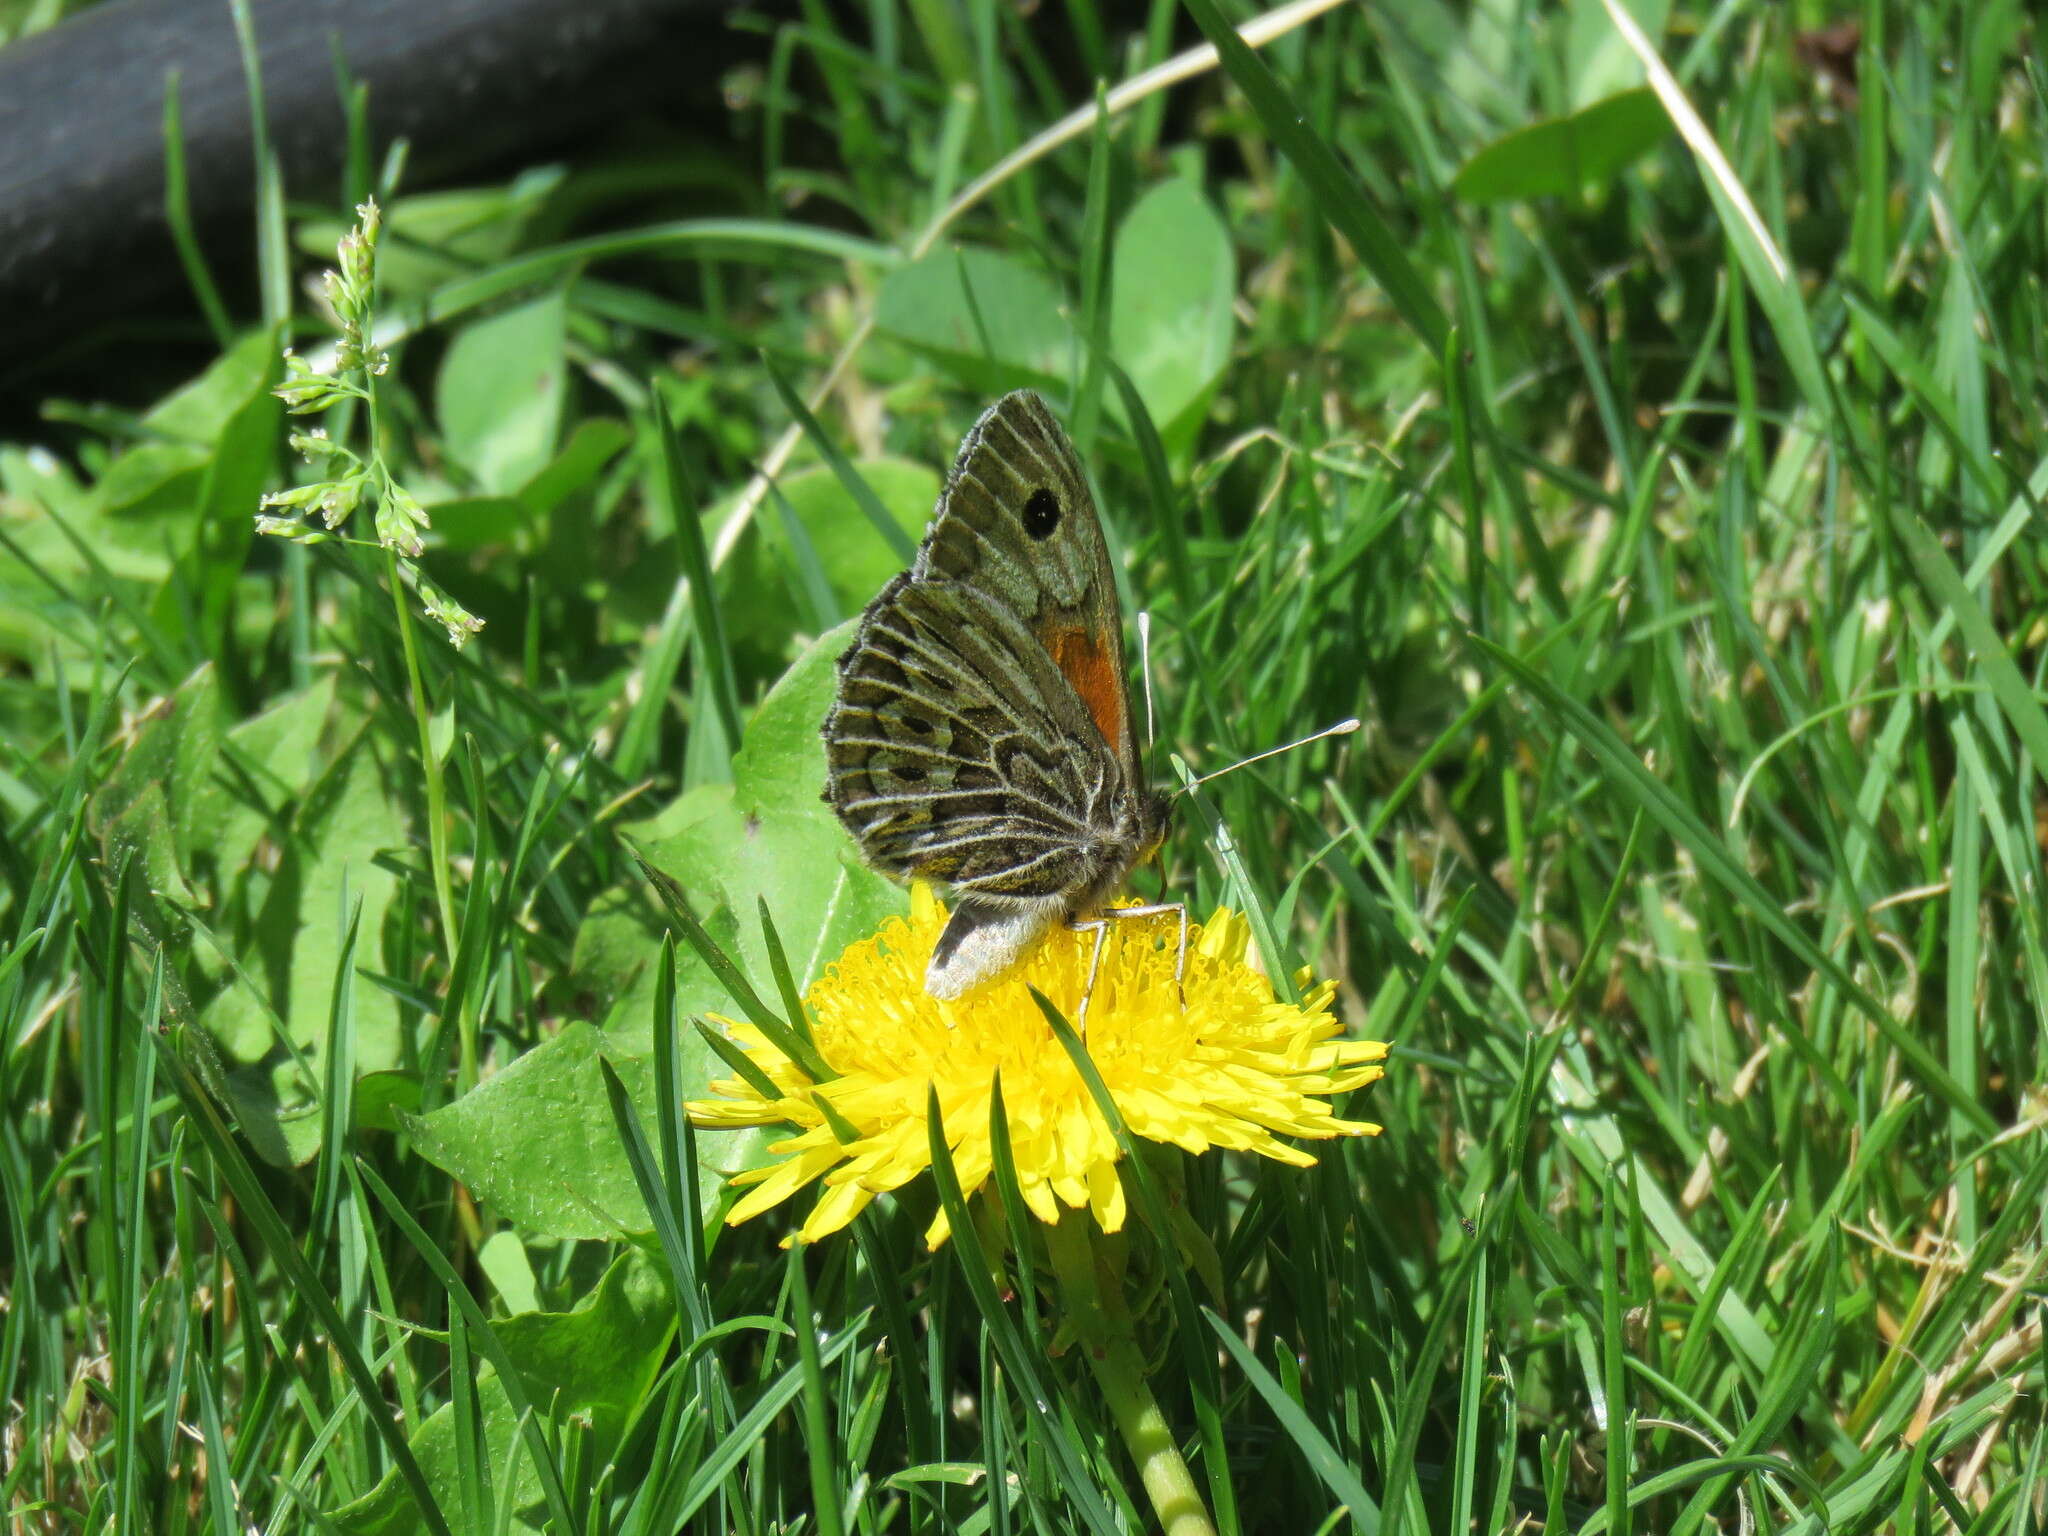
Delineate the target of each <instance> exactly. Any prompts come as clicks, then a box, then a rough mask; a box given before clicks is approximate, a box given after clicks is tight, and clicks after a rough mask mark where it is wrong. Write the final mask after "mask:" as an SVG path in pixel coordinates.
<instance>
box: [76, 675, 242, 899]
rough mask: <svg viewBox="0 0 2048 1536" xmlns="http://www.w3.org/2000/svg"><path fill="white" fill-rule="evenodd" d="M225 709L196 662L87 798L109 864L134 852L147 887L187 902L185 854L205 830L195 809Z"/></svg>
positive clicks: (207, 793)
mask: <svg viewBox="0 0 2048 1536" xmlns="http://www.w3.org/2000/svg"><path fill="white" fill-rule="evenodd" d="M224 710H225V705H224V704H223V701H222V699H221V694H220V688H219V685H218V682H217V680H216V678H215V676H214V670H213V668H212V666H210V665H209V666H204V667H201V668H200V669H199V670H198V671H197V672H194V673H193V674H192V676H191V677H189V678H187V679H186V680H185V682H184V684H183V686H181V687H180V688H179V689H178V691H177V692H176V693H175V694H173V695H172V696H171V697H170V698H169V699H167V700H165V701H163V703H161V704H160V705H158V706H157V708H156V710H155V711H154V712H153V713H152V715H151V718H150V719H149V720H148V721H147V722H146V723H145V724H144V725H143V727H142V729H141V730H140V731H138V732H137V733H136V737H135V742H134V745H132V746H131V747H129V749H128V751H127V753H126V755H124V756H123V757H122V759H121V762H120V764H119V766H118V767H116V768H115V769H114V771H113V772H112V773H111V774H109V775H108V776H107V779H106V781H105V782H104V783H103V784H101V785H100V787H99V789H98V790H97V791H96V792H95V793H94V795H93V797H92V802H91V811H90V824H91V827H92V830H93V832H94V834H95V835H96V836H97V837H98V838H99V839H100V844H101V850H102V856H103V857H104V858H105V859H106V860H107V862H108V864H109V866H110V867H111V866H112V865H113V864H115V863H118V862H119V860H120V858H121V856H122V853H123V851H124V850H126V851H131V852H133V853H135V854H137V855H140V856H141V858H142V860H143V866H142V867H143V871H144V875H145V878H146V879H147V880H148V882H149V885H150V887H151V889H153V890H156V891H159V892H161V893H163V894H167V895H170V896H173V897H174V898H176V899H177V900H178V901H180V902H183V903H187V904H191V903H194V902H195V901H196V900H197V898H195V897H194V895H193V893H192V892H191V891H190V890H189V889H187V887H186V884H185V875H186V873H187V872H188V871H189V868H190V863H189V861H190V859H191V856H192V853H193V851H194V849H195V847H198V846H200V845H202V843H203V841H205V840H208V839H210V837H211V828H210V827H209V826H207V825H206V821H205V818H203V817H202V816H201V815H200V814H199V813H200V810H201V808H202V807H205V806H206V805H208V804H210V803H211V797H212V780H213V772H214V760H215V758H216V756H217V755H218V754H219V752H220V746H221V741H222V737H223V734H224V727H225V725H226V718H225V714H224ZM201 904H203V903H201Z"/></svg>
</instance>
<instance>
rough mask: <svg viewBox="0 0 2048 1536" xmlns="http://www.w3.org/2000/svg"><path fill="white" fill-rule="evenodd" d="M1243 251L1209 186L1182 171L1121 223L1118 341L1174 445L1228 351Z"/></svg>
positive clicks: (1114, 307) (1114, 321) (1114, 291)
mask: <svg viewBox="0 0 2048 1536" xmlns="http://www.w3.org/2000/svg"><path fill="white" fill-rule="evenodd" d="M1236 292H1237V261H1236V258H1235V256H1234V255H1233V254H1232V252H1231V248H1230V234H1229V231H1228V230H1226V229H1225V228H1224V226H1223V221H1222V219H1220V218H1219V217H1217V214H1216V210H1215V209H1213V208H1212V207H1210V206H1209V200H1208V199H1207V198H1206V197H1204V196H1203V195H1202V192H1201V189H1200V188H1199V187H1197V186H1196V185H1195V184H1194V183H1193V182H1191V181H1185V180H1181V179H1179V178H1176V179H1175V180H1172V181H1168V182H1164V183H1162V184H1161V185H1159V186H1157V187H1154V188H1153V189H1152V190H1151V191H1150V192H1148V193H1146V194H1145V196H1144V197H1142V198H1140V199H1139V200H1138V205H1137V206H1136V207H1135V208H1133V209H1132V210H1131V211H1130V213H1129V214H1128V215H1127V216H1126V217H1125V219H1124V222H1123V226H1122V227H1121V228H1120V229H1119V230H1118V231H1117V236H1116V256H1115V267H1114V275H1113V277H1112V280H1111V288H1110V294H1111V299H1110V303H1111V308H1110V324H1109V331H1110V346H1111V350H1112V351H1114V352H1115V354H1116V360H1117V361H1118V362H1119V363H1120V364H1122V365H1123V369H1124V372H1125V373H1127V374H1129V375H1130V379H1131V382H1132V383H1133V384H1135V385H1136V386H1137V388H1138V393H1139V395H1140V396H1142V397H1143V398H1144V401H1145V409H1146V410H1147V411H1148V412H1150V413H1151V416H1152V420H1153V421H1154V422H1155V423H1156V424H1157V425H1158V428H1159V434H1160V436H1161V438H1162V439H1164V440H1166V442H1167V443H1168V444H1169V446H1185V442H1186V440H1189V439H1191V438H1192V436H1193V429H1194V427H1195V426H1196V425H1197V424H1198V422H1199V417H1200V415H1201V413H1202V410H1203V407H1204V406H1205V405H1206V404H1207V402H1208V400H1209V399H1210V397H1211V396H1212V395H1213V394H1214V392H1215V389H1216V384H1217V381H1218V380H1220V379H1221V378H1222V376H1223V369H1224V365H1225V364H1227V363H1228V362H1229V361H1230V341H1231V335H1232V332H1233V328H1234V326H1235V318H1234V316H1233V315H1232V312H1231V303H1232V300H1233V298H1234V297H1235V295H1236Z"/></svg>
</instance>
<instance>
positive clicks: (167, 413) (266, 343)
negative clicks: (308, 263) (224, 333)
mask: <svg viewBox="0 0 2048 1536" xmlns="http://www.w3.org/2000/svg"><path fill="white" fill-rule="evenodd" d="M333 250H334V247H333V246H331V245H330V246H329V247H328V253H329V255H330V256H331V255H332V254H333ZM276 368H277V344H276V342H275V341H273V340H272V338H271V336H270V333H269V332H268V331H252V332H250V333H249V334H248V335H247V336H244V337H243V338H242V339H241V340H240V341H238V342H236V343H235V344H234V346H232V347H231V348H229V349H228V350H227V351H226V352H223V353H222V354H221V355H220V357H219V359H218V360H216V361H215V362H214V363H212V364H211V365H210V366H208V368H207V369H206V371H205V372H204V373H202V374H200V375H199V376H198V377H197V378H195V379H194V380H192V382H191V383H189V384H186V385H182V386H181V387H179V388H178V389H177V390H175V391H174V392H172V393H171V394H169V395H166V396H165V397H164V398H163V399H162V400H161V401H159V402H158V403H157V404H156V405H154V406H153V407H151V408H150V410H149V411H148V412H147V413H146V414H145V415H144V416H143V418H142V419H143V421H144V422H145V423H147V424H148V426H149V427H150V429H151V430H152V431H154V432H158V433H161V434H162V435H163V436H165V437H169V438H176V439H179V440H181V441H183V442H187V443H197V444H199V445H200V446H201V447H209V448H210V447H212V446H213V445H214V444H215V443H217V442H219V441H220V435H221V433H222V432H223V431H224V430H225V429H226V427H227V424H228V420H229V418H231V417H232V416H233V415H234V414H235V413H236V412H237V411H239V410H241V409H242V408H243V407H244V406H245V405H246V404H247V403H248V401H249V398H250V397H251V396H252V395H254V394H255V393H256V392H257V391H259V390H262V389H264V388H266V387H267V386H268V385H269V383H270V381H271V378H272V377H273V375H274V373H275V371H276ZM131 451H133V450H131Z"/></svg>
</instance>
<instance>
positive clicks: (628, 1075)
mask: <svg viewBox="0 0 2048 1536" xmlns="http://www.w3.org/2000/svg"><path fill="white" fill-rule="evenodd" d="M650 958H652V957H650ZM681 1053H682V1056H681V1059H682V1062H683V1067H684V1084H683V1089H684V1092H685V1093H686V1094H691V1095H697V1096H701V1095H702V1094H703V1093H704V1091H705V1084H706V1083H707V1082H708V1081H709V1079H710V1078H711V1077H713V1076H718V1077H724V1076H727V1075H728V1073H727V1072H726V1071H725V1069H724V1067H723V1065H722V1064H721V1063H720V1062H719V1061H718V1060H717V1059H716V1058H715V1057H712V1056H710V1054H709V1053H708V1052H707V1051H705V1050H704V1048H703V1047H702V1046H701V1045H698V1044H696V1042H695V1036H694V1032H692V1033H687V1034H685V1035H684V1037H683V1043H682V1046H681ZM599 1056H603V1057H604V1058H605V1059H606V1060H608V1061H610V1062H611V1064H612V1070H613V1071H615V1072H617V1073H618V1074H619V1078H620V1080H621V1081H622V1082H624V1083H625V1084H626V1086H627V1089H628V1091H629V1092H631V1093H632V1095H633V1101H634V1104H635V1106H636V1107H637V1108H638V1110H639V1112H640V1116H641V1120H642V1122H643V1123H644V1124H646V1125H648V1126H652V1125H653V1124H654V1113H655V1108H654V1102H653V1093H654V1065H653V1058H652V1057H651V1056H650V1055H646V1054H639V1055H629V1054H627V1053H626V1052H624V1051H622V1050H620V1049H619V1047H618V1045H617V1044H616V1043H615V1042H613V1041H610V1040H607V1039H606V1038H605V1036H604V1033H603V1031H601V1030H599V1029H597V1028H596V1027H595V1026H593V1025H590V1024H584V1023H576V1024H571V1025H569V1026H568V1027H567V1028H566V1029H564V1030H563V1031H562V1032H561V1033H560V1034H558V1035H556V1036H555V1037H554V1038H553V1039H551V1040H548V1041H545V1042H543V1043H542V1044H540V1045H537V1046H535V1047H534V1048H533V1049H532V1050H530V1051H528V1052H527V1053H526V1054H525V1055H524V1056H522V1057H520V1058H519V1059H518V1060H517V1061H515V1062H513V1063H512V1064H511V1065H510V1066H509V1067H507V1068H505V1070H504V1071H502V1072H499V1073H497V1074H496V1075H495V1076H492V1077H489V1078H486V1079H485V1080H484V1081H483V1082H482V1083H480V1084H478V1085H477V1086H476V1087H475V1088H472V1089H471V1090H470V1091H469V1092H468V1093H466V1094H464V1095H463V1096H462V1097H461V1098H459V1099H457V1100H456V1101H455V1102H454V1103H453V1104H449V1105H445V1106H444V1107H442V1108H440V1109H437V1110H435V1111H434V1112H433V1113H432V1114H429V1115H425V1116H419V1117H415V1116H404V1117H402V1118H403V1121H404V1123H405V1125H406V1127H407V1129H408V1130H410V1131H411V1132H412V1135H413V1137H414V1141H415V1144H416V1146H417V1147H418V1149H419V1153H420V1155H421V1156H422V1157H424V1158H426V1159H427V1161H429V1162H430V1163H432V1164H434V1166H435V1167H437V1168H442V1169H445V1170H447V1172H448V1173H449V1174H451V1175H452V1176H453V1177H455V1178H457V1179H459V1180H461V1182H462V1183H463V1184H464V1185H466V1186H467V1187H468V1188H470V1189H471V1190H473V1191H474V1192H475V1193H476V1195H477V1197H478V1198H479V1199H480V1200H482V1201H484V1202H485V1203H486V1204H487V1205H489V1206H490V1207H491V1208H492V1209H493V1210H495V1211H496V1212H497V1213H498V1214H499V1215H501V1216H503V1217H505V1218H506V1219H507V1220H509V1221H511V1222H513V1223H514V1224H515V1225H516V1226H518V1228H519V1229H520V1230H521V1231H522V1232H524V1233H526V1234H527V1235H528V1236H531V1237H552V1238H606V1237H615V1236H618V1235H619V1234H620V1233H624V1232H646V1231H649V1230H650V1229H651V1228H652V1225H653V1224H652V1222H650V1221H649V1220H648V1216H647V1208H646V1206H645V1205H644V1204H643V1203H642V1202H641V1199H640V1190H639V1187H638V1186H637V1185H636V1184H635V1183H634V1182H633V1171H632V1168H631V1166H630V1165H629V1164H628V1163H627V1161H626V1158H625V1154H624V1152H623V1151H622V1150H621V1149H620V1146H619V1140H618V1134H617V1132H616V1131H615V1129H614V1128H613V1125H612V1114H611V1106H610V1101H609V1099H608V1098H607V1097H606V1095H605V1091H604V1079H603V1077H602V1076H601V1075H600V1074H599V1072H598V1070H597V1060H598V1057H599ZM726 1145H727V1144H726V1143H725V1142H723V1141H722V1140H721V1141H716V1142H714V1143H713V1144H712V1148H713V1149H714V1150H715V1149H717V1148H720V1147H725V1146H726ZM699 1177H700V1181H701V1185H702V1187H701V1188H700V1190H699V1194H700V1196H701V1197H702V1198H703V1200H704V1202H705V1204H706V1206H707V1208H708V1207H709V1205H710V1204H711V1203H712V1201H713V1200H714V1199H715V1197H716V1195H717V1183H718V1179H719V1177H720V1175H719V1172H718V1170H717V1169H716V1168H713V1167H710V1166H708V1160H707V1166H705V1167H703V1168H701V1169H700V1170H699Z"/></svg>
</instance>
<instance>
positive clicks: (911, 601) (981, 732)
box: [824, 391, 1158, 997]
mask: <svg viewBox="0 0 2048 1536" xmlns="http://www.w3.org/2000/svg"><path fill="white" fill-rule="evenodd" d="M824 735H825V742H826V759H827V767H828V772H827V783H828V786H829V787H828V789H827V791H826V798H827V799H829V800H830V801H831V802H832V805H833V808H834V809H835V810H836V811H838V813H839V817H840V819H841V821H843V822H844V823H845V824H846V826H847V828H848V830H849V831H851V832H852V833H853V835H854V837H855V839H856V840H857V841H858V842H859V844H860V846H861V851H862V853H863V854H864V856H865V857H866V858H867V859H868V861H869V862H870V863H872V864H874V865H875V866H877V867H878V868H880V869H882V870H884V871H885V872H887V873H890V874H894V875H897V876H899V877H903V876H916V877H919V878H923V879H930V880H938V881H943V882H945V883H946V884H948V885H950V886H952V887H953V890H954V893H955V902H954V907H953V913H952V916H951V917H950V918H949V919H948V921H947V924H946V930H945V932H944V934H942V935H941V937H940V939H939V942H938V944H937V946H936V947H935V949H934V951H933V956H932V963H931V968H930V970H929V971H928V972H927V975H926V981H925V985H926V987H927V988H928V989H929V990H930V991H931V992H932V994H933V995H934V996H937V997H954V996H957V995H959V994H960V993H961V992H963V991H965V990H966V989H967V988H969V987H971V986H974V985H976V984H977V983H978V982H980V981H983V980H986V979H988V978H989V977H991V976H994V975H996V974H998V973H999V972H1001V971H1002V970H1004V969H1006V968H1007V967H1008V966H1009V965H1010V964H1012V963H1013V962H1014V961H1015V960H1016V959H1017V958H1019V956H1021V955H1022V954H1023V953H1024V951H1025V950H1027V949H1028V948H1029V947H1030V945H1031V944H1032V943H1034V942H1035V941H1036V940H1037V939H1038V937H1039V935H1040V934H1042V933H1043V932H1044V931H1045V929H1046V928H1047V927H1049V926H1050V925H1051V924H1052V923H1054V922H1056V921H1058V919H1059V918H1060V917H1061V916H1062V915H1064V914H1066V913H1067V912H1070V911H1072V910H1074V909H1076V908H1077V907H1079V906H1085V905H1087V904H1090V903H1093V902H1097V901H1100V900H1102V899H1104V898H1105V896H1106V895H1107V894H1108V893H1109V892H1110V891H1111V890H1113V889H1114V888H1115V887H1117V886H1119V885H1121V884H1122V882H1123V880H1124V878H1125V877H1126V876H1127V875H1128V874H1129V872H1130V869H1131V867H1132V865H1133V864H1134V863H1135V862H1136V860H1137V859H1138V858H1139V857H1140V856H1142V854H1143V853H1144V852H1145V851H1146V850H1147V849H1148V848H1149V847H1150V846H1151V844H1152V843H1154V842H1156V840H1157V825H1158V813H1157V811H1156V808H1154V807H1153V806H1152V805H1151V803H1150V801H1149V799H1148V798H1146V797H1144V796H1142V795H1141V794H1140V793H1139V792H1140V790H1141V788H1142V786H1141V781H1140V778H1139V767H1138V761H1137V743H1136V739H1135V735H1134V732H1133V730H1132V722H1131V709H1130V700H1129V693H1128V689H1127V686H1126V683H1125V679H1124V650H1123V630H1122V620H1121V614H1120V611H1119V607H1118V603H1117V596H1116V584H1115V579H1114V574H1113V571H1112V568H1111V565H1110V559H1109V546H1108V544H1107V543H1106V541H1105V540H1104V539H1103V536H1102V524H1101V520H1100V517H1099V516H1098V514H1097V512H1096V509H1095V500H1094V497H1093V496H1092V495H1091V494H1090V492H1089V490H1088V483H1087V479H1086V477H1085V476H1084V475H1083V474H1082V472H1081V466H1080V462H1079V460H1078V459H1077V458H1076V457H1075V454H1074V450H1073V447H1072V445H1071V444H1070V443H1069V442H1068V441H1067V436H1066V434H1065V432H1063V431H1062V430H1061V429H1060V426H1059V424H1058V422H1056V421H1055V420H1054V419H1053V416H1052V413H1051V412H1050V411H1048V410H1047V409H1046V406H1045V403H1044V401H1042V400H1040V399H1039V398H1038V396H1036V395H1034V394H1031V393H1029V392H1026V391H1020V392H1018V393H1016V394H1012V395H1006V396H1005V397H1004V398H1003V399H1001V400H999V401H997V402H996V403H995V404H994V405H993V406H991V407H990V408H989V409H988V410H987V411H986V412H984V413H983V415H982V417H981V419H980V420H979V421H978V422H976V423H975V425H974V428H973V430H971V431H970V432H969V433H968V434H967V437H966V438H965V440H964V441H963V442H962V443H961V446H960V453H959V456H958V458H957V459H956V460H955V461H954V464H953V470H952V473H951V474H950V475H949V476H948V478H947V481H946V489H945V491H944V493H943V494H942V495H941V496H940V497H939V504H938V507H937V509H936V510H935V511H934V513H933V516H932V525H931V528H930V530H929V531H928V532H927V533H926V535H925V541H924V544H923V545H922V547H921V548H920V549H919V551H918V556H917V560H916V562H915V563H914V564H913V565H912V567H911V569H910V570H909V571H907V572H905V573H904V574H903V575H901V576H899V577H897V578H896V579H895V580H894V581H892V582H891V583H890V584H889V585H888V586H887V587H885V588H884V589H883V591H882V592H881V594H880V595H879V596H877V597H876V598H875V600H874V601H873V602H872V603H870V604H869V605H868V608H867V610H866V612H865V613H864V614H863V615H862V616H861V624H860V630H859V632H858V634H857V635H856V636H855V639H854V642H853V645H852V646H851V647H850V648H849V649H848V650H847V651H846V653H845V654H844V655H842V656H841V658H840V661H839V690H838V695H837V697H836V699H835V700H834V703H833V707H832V710H831V713H830V714H828V715H827V717H826V720H825V726H824Z"/></svg>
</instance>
